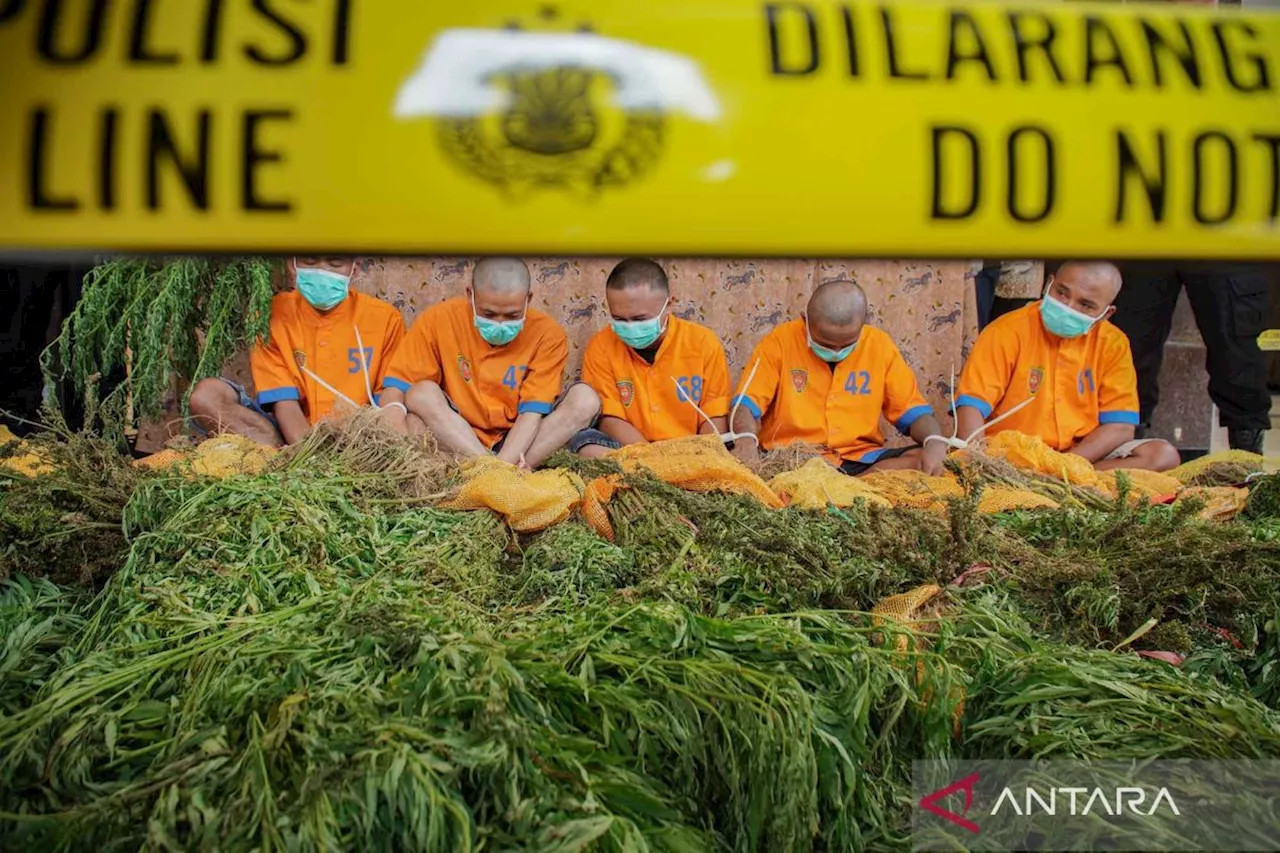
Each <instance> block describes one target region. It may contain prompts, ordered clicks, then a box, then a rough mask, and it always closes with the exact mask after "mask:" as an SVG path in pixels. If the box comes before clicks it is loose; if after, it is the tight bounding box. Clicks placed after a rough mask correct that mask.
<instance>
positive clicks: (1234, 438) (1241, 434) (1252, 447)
mask: <svg viewBox="0 0 1280 853" xmlns="http://www.w3.org/2000/svg"><path fill="white" fill-rule="evenodd" d="M1266 435H1267V431H1266V430H1265V429H1232V428H1230V427H1228V428H1227V444H1228V445H1230V446H1231V449H1232V450H1247V451H1249V452H1250V453H1257V454H1258V455H1259V456H1261V455H1262V441H1263V439H1264V438H1266Z"/></svg>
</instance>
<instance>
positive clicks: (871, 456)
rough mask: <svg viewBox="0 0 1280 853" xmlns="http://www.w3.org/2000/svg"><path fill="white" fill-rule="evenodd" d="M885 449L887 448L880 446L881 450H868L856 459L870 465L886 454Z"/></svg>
mask: <svg viewBox="0 0 1280 853" xmlns="http://www.w3.org/2000/svg"><path fill="white" fill-rule="evenodd" d="M884 450H885V449H884V448H883V447H882V448H880V449H879V450H868V451H867V452H866V453H864V454H862V455H861V456H859V457H858V458H857V459H856V460H855V461H857V462H861V463H863V464H864V465H870V464H871V463H872V462H875V461H876V460H877V459H879V458H880V457H881V456H883V455H884Z"/></svg>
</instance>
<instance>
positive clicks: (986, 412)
mask: <svg viewBox="0 0 1280 853" xmlns="http://www.w3.org/2000/svg"><path fill="white" fill-rule="evenodd" d="M961 406H970V407H972V408H974V409H977V410H978V414H980V415H982V417H983V419H984V420H985V419H986V418H989V417H991V404H990V403H988V402H987V401H986V400H984V399H982V398H981V397H975V396H973V395H972V394H961V395H960V399H958V400H956V408H959V407H961Z"/></svg>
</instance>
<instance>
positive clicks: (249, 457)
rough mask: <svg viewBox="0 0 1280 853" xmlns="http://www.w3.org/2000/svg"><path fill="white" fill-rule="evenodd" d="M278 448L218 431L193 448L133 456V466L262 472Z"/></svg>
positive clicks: (198, 472)
mask: <svg viewBox="0 0 1280 853" xmlns="http://www.w3.org/2000/svg"><path fill="white" fill-rule="evenodd" d="M279 452H280V451H279V450H277V449H276V448H274V447H267V446H266V445H263V444H258V442H256V441H254V440H253V439H251V438H246V437H244V436H242V435H230V434H228V435H219V436H215V437H213V438H210V439H206V440H205V441H202V442H200V444H198V445H197V446H196V447H195V449H194V450H182V449H178V448H166V449H165V450H161V451H160V452H159V453H153V454H151V455H150V456H144V457H143V458H142V459H137V460H134V463H133V464H134V466H136V467H138V468H148V469H150V470H153V471H165V470H169V469H173V468H180V469H181V471H180V473H182V474H183V475H184V476H188V477H194V476H202V477H214V478H216V479H222V478H224V477H234V476H237V475H241V474H244V475H249V476H253V475H256V474H261V473H262V472H263V470H265V469H266V467H267V465H268V464H269V463H270V462H271V460H272V459H273V458H275V456H276V454H278V453H279Z"/></svg>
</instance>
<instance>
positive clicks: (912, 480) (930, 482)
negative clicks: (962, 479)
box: [861, 468, 964, 512]
mask: <svg viewBox="0 0 1280 853" xmlns="http://www.w3.org/2000/svg"><path fill="white" fill-rule="evenodd" d="M861 480H862V482H864V483H866V484H867V485H868V486H870V487H871V489H872V490H874V491H875V492H876V493H877V494H879V495H880V496H881V497H882V498H884V499H885V500H887V501H888V502H889V503H891V504H893V505H894V506H899V507H910V508H912V509H928V510H933V511H935V512H945V511H946V508H947V498H958V497H964V488H963V487H961V485H960V484H959V483H958V482H956V480H955V478H954V477H930V476H929V475H928V474H925V473H924V472H923V471H913V470H911V469H910V468H901V469H897V470H891V471H873V472H871V473H870V474H867V475H865V476H864V477H862V478H861Z"/></svg>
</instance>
